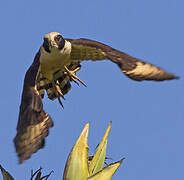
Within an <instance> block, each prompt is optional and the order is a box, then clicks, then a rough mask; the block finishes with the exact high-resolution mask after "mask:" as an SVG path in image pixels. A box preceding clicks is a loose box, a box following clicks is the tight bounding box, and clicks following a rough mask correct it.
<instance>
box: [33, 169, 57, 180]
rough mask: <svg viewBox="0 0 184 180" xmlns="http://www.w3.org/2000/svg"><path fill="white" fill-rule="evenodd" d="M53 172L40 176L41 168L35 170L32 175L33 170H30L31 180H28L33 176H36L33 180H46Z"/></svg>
mask: <svg viewBox="0 0 184 180" xmlns="http://www.w3.org/2000/svg"><path fill="white" fill-rule="evenodd" d="M53 172H54V171H51V172H50V173H49V174H48V175H46V176H42V168H41V167H40V168H39V169H38V170H36V171H35V172H34V173H33V170H31V179H30V180H33V178H34V176H36V177H35V179H34V180H47V179H48V178H49V176H50V175H51V174H52V173H53ZM41 176H42V177H41Z"/></svg>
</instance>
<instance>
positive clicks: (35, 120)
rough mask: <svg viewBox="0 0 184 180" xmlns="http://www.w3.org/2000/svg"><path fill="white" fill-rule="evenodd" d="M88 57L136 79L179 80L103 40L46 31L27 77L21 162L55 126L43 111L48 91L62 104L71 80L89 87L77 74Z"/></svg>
mask: <svg viewBox="0 0 184 180" xmlns="http://www.w3.org/2000/svg"><path fill="white" fill-rule="evenodd" d="M84 60H92V61H98V60H110V61H111V62H113V63H115V64H117V65H118V67H119V68H120V70H121V71H122V72H123V73H124V74H125V75H126V76H128V77H129V78H131V79H133V80H136V81H143V80H153V81H164V80H171V79H177V77H176V76H175V75H174V74H171V73H168V72H166V71H164V70H163V69H161V68H158V67H156V66H154V65H152V64H149V63H146V62H143V61H141V60H139V59H137V58H134V57H132V56H130V55H128V54H125V53H123V52H121V51H119V50H116V49H114V48H112V47H110V46H108V45H105V44H102V43H100V42H97V41H93V40H89V39H64V38H63V37H62V36H61V34H60V33H58V32H51V33H49V34H46V35H45V36H44V41H43V44H42V45H41V47H40V49H39V51H38V52H37V54H36V56H35V58H34V61H33V63H32V65H31V66H30V67H29V69H28V70H27V72H26V75H25V79H24V86H23V92H22V100H21V105H20V112H19V119H18V124H17V135H16V137H15V138H14V143H15V148H16V152H17V154H18V157H19V163H22V162H23V161H24V160H26V159H28V158H30V156H31V154H33V153H35V152H36V151H37V150H38V149H40V148H43V147H44V143H45V137H46V136H48V133H49V128H50V127H52V126H53V122H52V120H51V117H50V116H49V115H48V114H47V112H45V111H44V110H43V104H42V98H43V97H44V93H45V91H46V92H47V95H48V97H49V99H51V100H54V99H58V101H59V103H60V104H61V105H62V102H61V100H60V97H62V98H64V95H65V94H66V93H67V92H68V91H69V90H70V88H71V81H74V82H75V83H77V84H78V83H79V82H80V83H82V84H83V85H84V86H85V83H84V82H83V81H82V80H80V79H79V78H78V77H77V76H76V72H77V71H78V70H80V68H81V64H80V63H81V62H82V61H84ZM62 106H63V105H62Z"/></svg>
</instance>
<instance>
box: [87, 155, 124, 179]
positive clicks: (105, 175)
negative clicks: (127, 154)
mask: <svg viewBox="0 0 184 180" xmlns="http://www.w3.org/2000/svg"><path fill="white" fill-rule="evenodd" d="M123 160H124V158H123V159H122V160H120V161H118V162H115V163H112V164H110V165H108V166H106V167H105V168H103V169H102V170H101V171H99V172H97V173H96V174H94V175H92V176H90V177H89V178H87V179H86V180H111V178H112V176H113V174H114V173H115V171H116V170H117V169H118V167H119V166H120V165H121V163H122V162H123Z"/></svg>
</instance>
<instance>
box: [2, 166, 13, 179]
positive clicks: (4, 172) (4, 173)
mask: <svg viewBox="0 0 184 180" xmlns="http://www.w3.org/2000/svg"><path fill="white" fill-rule="evenodd" d="M0 169H1V173H2V175H3V180H14V178H13V177H12V176H11V174H10V173H9V172H7V171H6V170H5V169H4V168H3V167H2V166H1V165H0Z"/></svg>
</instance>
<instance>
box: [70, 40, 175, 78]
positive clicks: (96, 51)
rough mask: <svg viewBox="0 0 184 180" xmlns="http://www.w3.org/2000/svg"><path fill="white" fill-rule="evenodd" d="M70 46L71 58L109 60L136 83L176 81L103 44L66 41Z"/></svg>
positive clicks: (156, 68) (150, 65)
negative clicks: (144, 81)
mask: <svg viewBox="0 0 184 180" xmlns="http://www.w3.org/2000/svg"><path fill="white" fill-rule="evenodd" d="M66 40H67V41H70V42H71V44H72V51H71V58H72V59H73V60H75V59H81V60H94V61H95V60H104V59H109V60H111V61H112V62H114V63H116V64H117V65H118V66H119V67H120V69H121V71H122V72H123V73H125V74H126V75H127V76H128V77H129V78H131V79H133V80H136V81H143V80H154V81H163V80H171V79H177V78H178V77H177V76H175V75H174V74H171V73H168V72H166V71H164V70H163V69H161V68H158V67H156V66H154V65H152V64H149V63H146V62H143V61H141V60H139V59H137V58H134V57H132V56H129V55H128V54H125V53H123V52H121V51H118V50H116V49H113V48H111V47H110V46H107V45H105V44H102V43H100V42H97V41H92V40H89V39H66Z"/></svg>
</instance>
